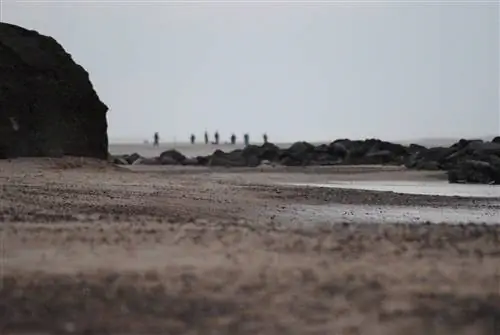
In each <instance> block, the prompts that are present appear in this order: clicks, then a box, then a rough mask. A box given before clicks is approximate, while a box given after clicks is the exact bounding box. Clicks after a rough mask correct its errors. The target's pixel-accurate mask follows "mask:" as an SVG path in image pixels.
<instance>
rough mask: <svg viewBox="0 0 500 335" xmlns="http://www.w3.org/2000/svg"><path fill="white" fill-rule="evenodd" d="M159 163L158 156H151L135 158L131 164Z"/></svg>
mask: <svg viewBox="0 0 500 335" xmlns="http://www.w3.org/2000/svg"><path fill="white" fill-rule="evenodd" d="M138 164H140V165H161V161H160V158H159V157H153V158H139V159H138V160H136V161H135V162H134V163H133V165H138Z"/></svg>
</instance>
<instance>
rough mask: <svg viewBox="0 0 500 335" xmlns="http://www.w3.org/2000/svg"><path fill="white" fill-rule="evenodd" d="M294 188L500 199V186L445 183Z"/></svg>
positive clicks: (336, 184)
mask: <svg viewBox="0 0 500 335" xmlns="http://www.w3.org/2000/svg"><path fill="white" fill-rule="evenodd" d="M286 185H293V186H311V187H331V188H346V189H355V190H368V191H382V192H395V193H402V194H425V195H440V196H461V197H481V198H500V186H499V185H476V184H449V183H447V182H443V181H426V182H415V181H380V180H377V181H331V182H326V183H318V184H316V183H287V184H286Z"/></svg>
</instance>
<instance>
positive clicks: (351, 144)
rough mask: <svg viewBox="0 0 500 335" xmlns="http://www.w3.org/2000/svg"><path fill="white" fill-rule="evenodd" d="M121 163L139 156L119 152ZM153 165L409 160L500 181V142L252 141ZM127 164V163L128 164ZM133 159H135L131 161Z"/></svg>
mask: <svg viewBox="0 0 500 335" xmlns="http://www.w3.org/2000/svg"><path fill="white" fill-rule="evenodd" d="M118 159H119V162H120V163H121V164H123V163H125V162H128V163H130V161H131V160H135V159H136V156H135V155H130V156H122V157H118ZM149 163H152V164H155V163H156V164H182V165H198V166H225V167H256V166H259V165H261V164H272V165H283V166H310V165H339V164H342V165H359V164H363V165H365V164H366V165H368V164H383V165H405V166H406V167H407V168H409V169H417V170H433V171H438V170H442V171H446V172H447V174H448V178H449V181H450V182H451V183H485V184H500V143H499V142H498V140H497V141H496V142H494V141H491V142H483V141H480V140H465V139H462V140H460V141H458V142H457V143H455V144H453V145H452V146H450V147H435V148H426V147H424V146H421V145H417V144H411V145H409V146H403V145H401V144H396V143H390V142H385V141H381V140H377V139H368V140H362V141H351V140H347V139H341V140H337V141H334V142H332V143H330V144H321V145H313V144H311V143H308V142H296V143H293V144H292V145H291V146H290V147H289V148H279V147H278V146H276V145H274V144H272V143H266V144H263V145H261V146H256V145H248V146H246V147H245V148H244V149H238V150H234V151H231V152H227V153H226V152H223V151H221V150H216V151H215V152H214V153H213V154H212V155H209V156H206V157H196V158H186V157H184V156H183V155H182V154H180V153H178V152H176V151H175V150H169V151H166V152H164V153H162V154H161V155H160V157H157V158H154V159H153V160H152V161H151V160H150V161H149ZM125 164H127V163H125ZM130 164H132V163H130Z"/></svg>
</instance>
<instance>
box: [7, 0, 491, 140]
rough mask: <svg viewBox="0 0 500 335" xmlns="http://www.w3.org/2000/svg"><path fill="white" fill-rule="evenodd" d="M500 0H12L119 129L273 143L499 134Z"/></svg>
mask: <svg viewBox="0 0 500 335" xmlns="http://www.w3.org/2000/svg"><path fill="white" fill-rule="evenodd" d="M498 8H499V5H498V2H497V1H491V2H489V3H488V2H480V1H474V2H473V1H471V2H470V3H469V4H467V3H465V2H463V1H462V2H461V3H459V2H454V4H450V3H448V4H446V3H444V4H443V3H442V4H441V5H439V4H436V2H434V3H432V2H426V3H420V4H419V3H418V2H416V1H413V2H401V1H400V2H387V1H386V2H385V3H384V2H377V3H372V4H369V3H367V2H366V1H365V2H362V3H351V4H346V3H345V1H344V2H343V3H333V2H330V3H327V2H326V1H324V2H323V3H320V2H316V3H307V2H305V1H304V2H302V3H290V2H289V3H276V2H275V3H272V2H268V3H265V2H262V1H260V2H258V3H256V4H255V3H254V4H250V3H248V2H247V3H236V2H229V1H226V2H224V1H220V2H208V1H207V2H206V3H203V2H201V1H198V2H196V3H191V4H180V3H179V2H168V1H164V2H163V3H159V2H148V1H146V0H144V1H137V2H135V3H131V2H128V3H127V2H124V1H121V2H114V3H113V2H109V1H107V2H106V1H104V0H101V1H98V2H96V1H92V2H90V1H87V2H83V1H80V2H78V3H75V2H72V1H71V0H66V1H59V2H58V1H52V2H43V1H34V2H26V1H25V2H22V1H16V0H3V8H2V13H1V14H2V21H5V22H9V23H14V24H17V25H21V26H24V27H26V28H30V29H35V30H38V31H39V32H40V33H43V34H46V35H51V36H53V37H54V38H56V39H57V40H58V41H59V42H60V43H61V44H62V45H63V46H64V48H65V49H66V50H67V51H68V52H69V53H71V54H72V55H73V57H74V59H75V60H76V61H77V62H78V63H80V64H81V65H82V66H84V67H85V68H86V69H87V70H88V71H89V73H90V78H91V80H92V82H93V84H94V86H95V88H96V90H97V92H98V94H99V95H100V97H101V99H102V100H103V101H104V102H105V103H106V104H107V105H108V106H109V108H110V111H109V113H108V122H109V136H110V138H111V139H112V140H113V139H115V138H131V139H139V140H142V139H145V138H150V137H151V136H152V133H153V132H154V131H159V132H160V135H161V136H162V137H163V139H164V140H168V139H173V138H174V137H176V139H177V140H178V141H179V140H188V138H189V135H190V133H191V132H195V133H196V134H197V135H198V137H199V138H201V137H202V135H203V132H204V131H205V129H207V130H208V131H209V132H211V133H213V131H215V130H219V132H220V133H221V136H222V138H223V139H226V138H228V137H229V136H230V134H231V132H232V131H234V132H236V134H237V135H238V136H239V137H240V138H241V137H242V134H243V133H244V132H249V133H250V135H251V137H253V138H258V139H260V137H261V135H262V133H263V132H267V133H268V134H269V137H270V140H272V141H293V140H299V139H305V140H331V139H335V138H339V137H349V138H366V137H379V138H384V139H389V140H395V139H411V138H421V137H468V136H478V135H483V134H484V135H490V134H498V133H499V132H500V116H499V75H500V72H499V61H500V59H499V29H500V27H499V9H498Z"/></svg>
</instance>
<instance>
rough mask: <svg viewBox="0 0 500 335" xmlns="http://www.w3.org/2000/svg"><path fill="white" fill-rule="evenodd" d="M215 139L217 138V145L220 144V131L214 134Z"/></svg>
mask: <svg viewBox="0 0 500 335" xmlns="http://www.w3.org/2000/svg"><path fill="white" fill-rule="evenodd" d="M214 139H215V142H214V143H215V145H219V132H218V131H216V132H215V134H214Z"/></svg>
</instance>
